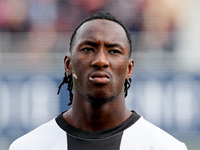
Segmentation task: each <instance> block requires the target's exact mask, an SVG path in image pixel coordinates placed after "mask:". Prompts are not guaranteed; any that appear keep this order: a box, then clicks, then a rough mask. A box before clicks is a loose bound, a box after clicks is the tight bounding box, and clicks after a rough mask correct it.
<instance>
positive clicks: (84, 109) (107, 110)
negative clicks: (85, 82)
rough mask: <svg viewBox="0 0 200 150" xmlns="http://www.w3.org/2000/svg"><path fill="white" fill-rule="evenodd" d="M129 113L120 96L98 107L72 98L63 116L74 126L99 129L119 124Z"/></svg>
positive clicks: (90, 129)
mask: <svg viewBox="0 0 200 150" xmlns="http://www.w3.org/2000/svg"><path fill="white" fill-rule="evenodd" d="M130 115H131V112H130V111H129V110H128V109H127V108H126V107H125V100H124V98H121V99H118V100H117V99H115V100H112V101H110V102H108V103H105V104H102V105H101V106H99V107H93V106H92V104H91V103H89V102H88V101H84V102H83V101H82V102H80V101H77V100H74V101H73V104H72V108H71V109H70V110H69V111H67V112H65V113H64V114H63V117H64V119H65V120H66V121H67V122H68V123H70V124H71V125H73V126H74V127H76V128H79V129H82V130H86V131H100V130H106V129H109V128H113V127H115V126H117V125H119V124H121V123H122V122H124V121H125V120H126V119H128V117H130Z"/></svg>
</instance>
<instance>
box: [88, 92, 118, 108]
mask: <svg viewBox="0 0 200 150" xmlns="http://www.w3.org/2000/svg"><path fill="white" fill-rule="evenodd" d="M87 98H88V101H89V102H90V103H91V104H92V106H94V107H100V106H102V105H103V104H106V103H108V102H110V101H112V100H113V99H114V96H105V95H101V94H98V95H97V96H92V95H89V94H88V95H87Z"/></svg>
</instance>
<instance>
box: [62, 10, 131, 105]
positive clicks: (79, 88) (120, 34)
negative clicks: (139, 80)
mask: <svg viewBox="0 0 200 150" xmlns="http://www.w3.org/2000/svg"><path fill="white" fill-rule="evenodd" d="M131 52H132V46H131V38H130V34H129V32H128V30H127V29H126V27H125V26H124V25H123V24H122V23H121V22H120V21H118V20H117V19H116V18H115V17H114V16H112V15H110V14H108V13H102V12H99V13H97V14H93V15H91V16H90V17H89V18H86V19H85V20H84V21H83V22H82V23H81V24H80V25H79V26H78V27H77V28H76V29H75V31H74V33H73V34H72V37H71V41H70V56H66V57H65V70H66V72H67V74H68V77H65V78H64V82H67V83H68V90H69V92H70V101H71V102H72V96H73V95H72V87H73V84H74V92H75V94H76V95H79V96H80V95H82V96H83V97H85V98H86V99H89V101H91V103H93V102H94V101H95V102H97V103H99V102H100V103H104V102H107V101H110V100H112V99H113V98H115V97H117V96H118V95H119V94H121V95H122V93H124V95H125V97H126V96H127V90H128V88H129V87H130V82H131V79H130V76H131V74H132V68H133V65H134V61H133V60H131V59H130V56H131ZM72 81H73V82H74V83H73V82H72ZM123 88H124V90H123ZM98 101H99V102H98Z"/></svg>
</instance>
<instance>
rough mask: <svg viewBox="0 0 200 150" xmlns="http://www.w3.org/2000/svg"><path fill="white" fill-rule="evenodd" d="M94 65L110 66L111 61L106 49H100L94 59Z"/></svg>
mask: <svg viewBox="0 0 200 150" xmlns="http://www.w3.org/2000/svg"><path fill="white" fill-rule="evenodd" d="M92 66H93V67H98V68H107V67H108V66H109V61H108V59H107V57H106V54H105V52H104V51H99V52H98V53H97V54H96V56H95V57H94V60H93V61H92Z"/></svg>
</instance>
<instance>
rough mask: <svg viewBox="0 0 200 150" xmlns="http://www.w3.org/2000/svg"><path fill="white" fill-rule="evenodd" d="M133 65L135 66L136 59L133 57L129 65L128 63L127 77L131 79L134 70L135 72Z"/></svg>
mask: <svg viewBox="0 0 200 150" xmlns="http://www.w3.org/2000/svg"><path fill="white" fill-rule="evenodd" d="M133 67H134V60H133V59H131V60H130V61H129V65H128V68H127V73H126V79H129V78H130V77H131V75H132V72H133Z"/></svg>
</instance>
